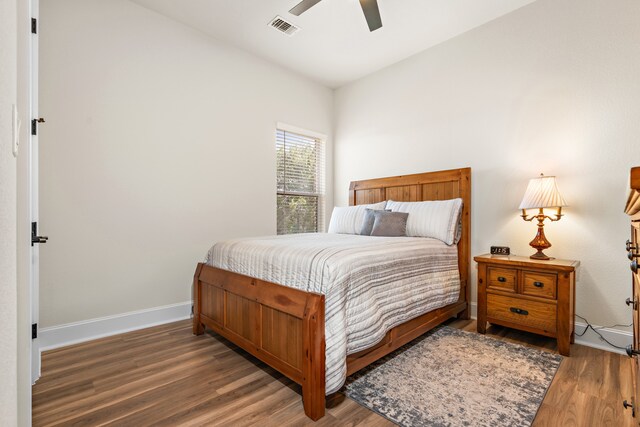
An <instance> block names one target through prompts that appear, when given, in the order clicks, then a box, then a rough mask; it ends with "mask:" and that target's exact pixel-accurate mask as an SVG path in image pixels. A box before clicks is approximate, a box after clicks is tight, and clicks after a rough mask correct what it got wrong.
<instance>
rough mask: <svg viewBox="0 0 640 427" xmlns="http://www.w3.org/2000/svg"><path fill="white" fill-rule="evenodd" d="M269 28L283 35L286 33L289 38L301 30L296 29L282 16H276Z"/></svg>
mask: <svg viewBox="0 0 640 427" xmlns="http://www.w3.org/2000/svg"><path fill="white" fill-rule="evenodd" d="M269 26H270V27H273V28H275V29H276V30H278V31H280V32H281V33H285V34H286V35H288V36H292V35H294V34H295V33H296V32H298V30H300V27H296V26H295V25H293V24H292V23H291V22H287V21H285V20H284V19H283V18H282V17H280V16H276V17H275V18H273V19H272V20H271V22H269Z"/></svg>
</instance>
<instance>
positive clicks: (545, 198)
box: [519, 175, 567, 209]
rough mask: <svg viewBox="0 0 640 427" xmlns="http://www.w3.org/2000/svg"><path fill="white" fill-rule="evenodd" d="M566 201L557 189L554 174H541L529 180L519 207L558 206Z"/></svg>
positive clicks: (565, 203) (565, 204) (562, 205)
mask: <svg viewBox="0 0 640 427" xmlns="http://www.w3.org/2000/svg"><path fill="white" fill-rule="evenodd" d="M564 206H567V202H566V201H565V200H564V199H563V198H562V196H561V195H560V192H559V191H558V184H556V177H555V176H542V175H540V177H539V178H533V179H531V180H530V181H529V185H528V186H527V191H526V192H525V193H524V198H523V199H522V203H520V208H519V209H538V208H559V207H564Z"/></svg>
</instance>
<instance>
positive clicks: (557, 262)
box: [473, 254, 580, 356]
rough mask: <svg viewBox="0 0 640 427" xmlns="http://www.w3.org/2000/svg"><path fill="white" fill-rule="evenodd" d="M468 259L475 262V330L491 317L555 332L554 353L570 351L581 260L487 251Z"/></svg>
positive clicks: (528, 328)
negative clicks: (495, 253)
mask: <svg viewBox="0 0 640 427" xmlns="http://www.w3.org/2000/svg"><path fill="white" fill-rule="evenodd" d="M473 259H474V260H475V261H476V262H477V263H478V332H480V333H481V334H484V333H485V332H486V329H487V322H490V323H495V324H497V325H503V326H507V327H510V328H515V329H521V330H523V331H528V332H534V333H537V334H541V335H546V336H548V337H554V338H556V339H557V340H558V352H559V353H560V354H562V355H563V356H569V349H570V346H571V343H572V342H573V339H574V323H575V321H574V314H575V293H576V291H575V290H576V268H577V267H578V266H579V265H580V262H579V261H571V260H563V259H551V260H549V261H539V260H533V259H531V258H529V257H521V256H495V255H494V256H492V255H488V254H487V255H480V256H477V257H474V258H473Z"/></svg>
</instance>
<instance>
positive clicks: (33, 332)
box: [31, 323, 38, 340]
mask: <svg viewBox="0 0 640 427" xmlns="http://www.w3.org/2000/svg"><path fill="white" fill-rule="evenodd" d="M36 338H38V324H37V323H33V324H31V339H32V340H35V339H36Z"/></svg>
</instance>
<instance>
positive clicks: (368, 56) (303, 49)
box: [132, 0, 534, 88]
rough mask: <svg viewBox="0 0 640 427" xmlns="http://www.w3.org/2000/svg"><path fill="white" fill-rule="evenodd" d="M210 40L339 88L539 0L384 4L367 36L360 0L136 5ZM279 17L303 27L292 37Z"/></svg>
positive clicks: (148, 1)
mask: <svg viewBox="0 0 640 427" xmlns="http://www.w3.org/2000/svg"><path fill="white" fill-rule="evenodd" d="M132 1H134V2H135V3H138V4H140V5H142V6H144V7H146V8H148V9H151V10H155V11H157V12H159V13H161V14H163V15H165V16H168V17H170V18H173V19H175V20H177V21H179V22H182V23H184V24H186V25H188V26H190V27H193V28H196V29H198V30H200V31H203V32H204V33H207V34H209V35H211V36H212V37H214V38H216V39H218V40H222V41H225V42H227V43H229V44H232V45H234V46H237V47H239V48H241V49H244V50H246V51H249V52H251V53H253V54H255V55H258V56H260V57H262V58H265V59H267V60H269V61H271V62H274V63H276V64H280V65H282V66H284V67H286V68H288V69H291V70H294V71H296V72H298V73H300V74H303V75H305V76H307V77H310V78H311V79H313V80H316V81H318V82H320V83H322V84H324V85H327V86H329V87H332V88H335V87H339V86H341V85H344V84H346V83H349V82H352V81H354V80H357V79H359V78H361V77H363V76H365V75H367V74H370V73H372V72H374V71H377V70H379V69H381V68H384V67H386V66H388V65H391V64H393V63H395V62H398V61H401V60H403V59H405V58H407V57H409V56H412V55H414V54H416V53H418V52H421V51H423V50H425V49H427V48H429V47H431V46H434V45H436V44H438V43H441V42H443V41H445V40H448V39H450V38H452V37H455V36H457V35H459V34H461V33H464V32H465V31H468V30H470V29H472V28H475V27H478V26H480V25H482V24H484V23H486V22H488V21H491V20H493V19H495V18H497V17H499V16H502V15H504V14H506V13H509V12H511V11H513V10H515V9H518V8H520V7H522V6H524V5H526V4H529V3H532V2H533V1H534V0H378V5H379V8H380V14H381V16H382V23H383V27H382V28H380V29H379V30H377V31H375V32H372V33H371V32H369V29H368V28H367V24H366V21H365V19H364V15H363V14H362V9H361V8H360V4H359V2H358V0H322V1H321V2H320V3H318V4H317V5H315V6H313V7H312V8H311V9H309V10H308V11H307V12H305V13H303V14H302V15H301V16H294V15H292V14H290V13H289V12H288V11H289V9H291V8H292V7H293V6H294V5H296V4H297V3H298V1H299V0H189V1H184V0H132ZM276 15H280V16H281V17H283V18H284V19H286V20H288V21H289V22H291V23H293V24H295V25H297V26H299V27H301V28H302V30H301V31H298V32H297V33H296V34H294V35H293V36H291V37H289V36H287V35H285V34H282V33H280V32H279V31H277V30H275V29H273V28H270V27H269V26H268V25H267V24H268V23H269V22H270V21H271V19H273V18H274V17H275V16H276Z"/></svg>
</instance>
